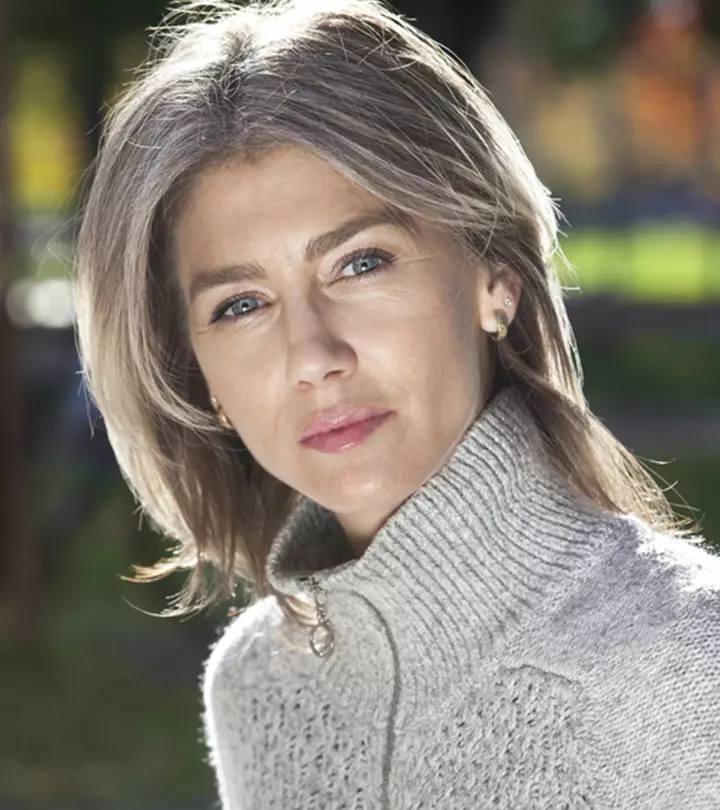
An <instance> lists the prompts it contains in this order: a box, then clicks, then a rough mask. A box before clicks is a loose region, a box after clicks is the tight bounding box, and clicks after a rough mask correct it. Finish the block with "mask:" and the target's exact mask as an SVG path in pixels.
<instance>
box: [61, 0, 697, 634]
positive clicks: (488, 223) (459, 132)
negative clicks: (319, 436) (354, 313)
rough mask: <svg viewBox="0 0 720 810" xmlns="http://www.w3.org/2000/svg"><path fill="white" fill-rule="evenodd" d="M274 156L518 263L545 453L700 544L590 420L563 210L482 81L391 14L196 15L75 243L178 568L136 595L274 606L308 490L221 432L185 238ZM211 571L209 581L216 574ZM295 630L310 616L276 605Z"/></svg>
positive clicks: (129, 465)
mask: <svg viewBox="0 0 720 810" xmlns="http://www.w3.org/2000/svg"><path fill="white" fill-rule="evenodd" d="M277 145H295V146H299V147H303V148H306V149H309V150H312V152H313V153H315V154H317V155H319V156H320V157H322V158H323V159H325V160H326V161H328V162H329V163H330V164H331V165H332V166H333V167H334V168H335V169H337V170H339V171H340V172H341V173H343V175H344V176H345V177H347V178H348V179H350V180H351V181H353V182H355V183H356V184H358V185H359V186H361V187H362V188H364V189H366V190H367V191H369V192H371V193H372V194H374V195H375V196H376V197H377V198H378V199H379V200H381V201H383V202H384V203H385V204H386V205H388V206H390V207H391V208H392V209H393V210H396V211H398V212H399V213H402V214H404V215H407V214H409V215H411V216H414V217H417V218H419V219H422V220H425V221H429V222H433V223H435V224H439V225H441V226H444V227H445V228H447V229H448V230H449V231H451V232H452V233H453V234H454V235H455V236H456V237H457V239H458V240H460V243H461V244H462V245H464V246H465V247H466V248H467V250H468V251H469V253H470V255H476V256H477V257H478V258H482V260H483V261H484V262H486V263H488V265H489V266H491V267H497V268H502V267H510V268H512V269H513V270H514V271H515V272H516V273H517V274H518V275H519V277H520V278H521V280H522V283H523V294H522V297H521V300H520V302H519V306H518V310H517V314H516V317H515V319H514V321H513V323H512V325H511V327H510V331H509V334H508V336H507V338H506V339H505V340H503V341H502V342H499V343H493V344H492V345H493V348H492V351H493V352H495V353H496V357H495V360H496V362H495V365H494V368H495V373H496V379H495V391H497V390H500V389H501V388H503V387H504V386H506V385H508V384H514V385H517V386H518V387H519V388H520V389H521V391H522V393H523V395H524V399H525V400H526V402H527V404H528V406H529V407H530V409H531V411H532V413H533V416H534V418H535V419H536V421H537V424H538V426H539V428H540V430H541V433H542V435H543V436H544V438H545V439H546V442H547V447H548V451H549V454H550V456H551V458H552V459H553V461H554V462H555V463H556V464H557V466H558V467H559V468H560V469H561V470H563V471H564V472H565V474H566V476H567V478H568V480H569V481H570V482H571V483H572V484H573V485H574V486H575V488H576V489H577V490H578V491H579V492H580V493H582V494H583V495H585V496H586V497H588V498H589V499H591V500H592V501H593V502H595V503H596V504H597V505H599V506H600V507H603V508H607V509H610V510H612V511H616V512H620V513H632V514H636V515H638V516H639V517H641V518H642V519H644V520H646V521H647V522H648V523H649V524H650V525H652V526H653V527H655V528H657V529H658V530H661V531H669V532H670V531H671V532H674V533H678V534H686V533H687V532H688V530H686V529H683V528H682V526H683V525H684V524H685V523H686V522H687V521H686V520H685V521H680V520H678V519H677V518H676V517H675V515H674V513H673V511H672V509H671V506H670V505H669V503H668V501H667V499H666V497H665V494H664V492H663V490H662V488H661V487H660V486H659V485H658V484H657V483H656V482H655V480H654V478H653V477H652V475H651V474H650V473H649V472H648V471H647V470H646V469H645V468H644V467H643V466H642V464H641V462H640V461H638V460H637V459H636V458H635V456H634V455H633V454H632V453H630V452H629V451H628V450H627V449H625V448H624V447H623V446H622V445H621V444H620V443H619V442H618V441H617V440H616V439H615V438H614V437H613V436H612V434H611V433H610V432H608V431H607V430H606V428H605V427H604V426H603V425H602V423H601V422H600V421H599V420H598V419H597V418H596V417H595V416H594V415H593V414H592V413H591V412H590V410H589V408H588V407H587V404H586V400H585V397H584V395H583V391H582V371H581V366H580V361H579V358H578V356H577V350H576V346H575V341H574V337H573V334H572V330H571V327H570V323H569V321H568V317H567V314H566V310H565V305H564V301H563V288H562V287H561V285H560V282H559V279H558V276H557V273H556V269H555V263H556V262H557V261H564V258H563V255H562V251H561V250H560V248H559V245H558V241H557V219H556V216H557V211H556V208H555V204H554V202H553V200H552V198H551V196H550V194H549V192H548V190H547V189H546V188H545V187H544V186H543V184H542V183H541V182H540V180H539V179H538V177H537V176H536V174H535V172H534V170H533V167H532V165H531V164H530V162H529V161H528V159H527V157H526V156H525V154H524V152H523V150H522V148H521V146H520V145H519V143H518V141H517V139H516V138H515V136H514V135H513V133H512V132H511V130H510V129H509V127H508V125H507V124H506V123H505V121H504V120H503V118H502V117H501V116H500V114H499V113H498V112H497V110H496V109H495V107H494V106H493V104H492V103H491V101H490V100H489V98H488V96H487V94H486V92H485V91H484V90H483V88H482V87H481V86H480V85H479V84H478V82H477V81H476V79H475V78H474V77H473V76H472V75H471V73H470V72H469V70H468V69H467V68H466V67H465V66H464V65H462V63H460V62H459V61H458V60H457V59H456V58H455V57H454V56H452V55H451V54H449V53H448V52H446V51H445V50H443V49H442V48H441V47H440V46H439V45H438V44H437V43H436V42H434V41H433V40H432V39H430V38H429V37H428V36H426V35H425V34H423V33H421V32H420V31H419V30H418V29H417V28H415V27H414V26H413V25H412V24H411V23H409V22H408V21H407V20H406V19H405V18H403V17H402V16H400V15H398V14H396V13H394V12H392V11H391V10H389V9H388V8H386V7H385V6H383V5H382V4H381V3H380V2H377V0H315V1H314V2H307V0H275V1H274V2H268V3H262V4H261V3H257V2H254V3H250V4H249V5H244V6H237V5H233V4H230V3H225V2H203V3H190V4H186V5H183V6H181V7H177V8H175V9H174V10H173V11H172V12H171V13H170V14H169V16H168V17H167V19H166V21H165V23H164V24H163V25H162V26H161V27H160V28H159V29H157V31H156V38H155V41H154V47H153V49H152V55H151V57H150V58H149V60H148V63H147V64H146V65H144V66H143V67H142V69H141V71H140V74H139V76H138V77H137V78H136V80H135V81H134V83H132V84H131V86H129V87H128V88H127V89H126V91H125V93H124V95H123V97H122V98H121V100H120V101H119V102H118V103H117V104H116V105H115V106H114V108H113V110H112V112H111V114H110V115H109V118H108V121H107V126H106V128H105V132H104V135H103V139H102V144H101V149H100V152H99V155H98V157H97V160H96V163H95V165H94V172H93V176H92V181H91V183H90V184H89V190H88V194H87V197H86V201H85V205H84V207H83V211H82V213H81V216H82V221H81V227H80V233H79V238H78V243H77V248H76V303H77V329H78V341H79V347H80V351H81V356H82V360H83V369H84V374H85V377H86V381H87V384H88V387H89V390H90V392H91V394H92V396H93V397H94V399H95V400H96V402H97V404H98V407H99V408H100V411H101V412H102V414H103V417H104V420H105V424H106V427H107V432H108V436H109V440H110V442H111V444H112V447H113V449H114V451H115V454H116V457H117V460H118V463H119V465H120V467H121V469H122V472H123V475H124V476H125V479H126V480H127V482H128V485H129V486H130V488H131V490H132V491H133V493H134V495H135V497H136V498H137V499H138V500H139V502H140V504H141V506H142V508H143V510H144V512H145V513H146V514H147V515H148V516H149V518H150V521H151V524H152V525H153V527H154V528H156V529H157V530H158V531H160V532H162V533H163V534H164V535H166V536H168V537H169V538H172V540H173V547H172V550H171V552H170V553H169V556H168V557H166V558H165V559H162V560H160V561H159V562H157V563H156V564H154V565H152V566H149V567H142V566H134V570H135V573H136V575H137V577H136V578H132V579H131V581H134V582H144V581H153V580H156V579H160V578H162V577H164V576H166V575H168V574H170V573H172V572H174V571H176V570H179V569H186V570H188V571H189V572H190V574H189V576H188V579H187V582H186V584H185V586H184V588H183V590H182V591H181V592H180V594H178V595H176V597H174V598H173V600H172V603H173V605H174V609H172V610H171V609H168V610H166V611H164V612H163V614H162V615H165V616H177V615H184V614H186V613H188V612H191V611H195V610H200V609H202V608H204V607H207V606H209V605H212V604H213V603H215V602H217V601H218V600H220V599H224V598H228V597H230V596H232V595H233V594H234V593H235V587H236V583H237V578H238V577H240V578H242V579H244V580H245V581H246V582H247V583H248V584H249V585H250V588H251V590H252V592H253V594H254V597H255V598H256V599H258V598H262V597H263V596H266V595H268V594H270V593H274V591H273V589H272V587H271V586H270V585H269V583H268V581H267V579H266V576H265V569H264V566H265V561H266V557H267V553H268V551H269V547H270V543H271V541H272V539H273V538H274V536H275V535H276V533H277V532H278V530H279V528H280V526H281V525H282V523H283V522H284V520H285V518H286V517H287V515H288V513H289V510H290V509H291V508H292V506H293V505H294V504H295V502H296V499H297V493H296V492H294V491H293V490H291V489H290V488H289V487H288V486H287V485H285V484H284V483H282V482H280V481H278V480H277V479H275V478H273V477H272V476H271V475H270V474H269V473H267V472H266V471H265V470H263V469H262V468H261V467H260V466H259V465H258V464H256V463H255V461H254V459H253V458H252V456H251V455H250V453H249V451H248V450H247V449H246V448H245V447H244V445H243V443H242V441H241V440H240V438H239V437H238V436H237V435H235V434H232V433H230V432H227V431H223V430H222V429H221V428H220V427H219V426H218V423H217V421H216V418H215V414H214V412H213V409H212V407H211V405H210V402H209V392H208V390H207V387H206V385H205V382H204V379H203V377H202V374H201V372H200V370H199V367H198V364H197V361H196V360H195V357H194V355H193V352H192V349H191V346H190V341H189V338H188V335H187V324H186V321H185V316H184V306H183V302H182V298H181V295H180V290H179V286H178V282H177V280H176V279H175V274H174V273H173V271H172V262H173V255H172V245H171V234H172V229H173V223H174V221H175V220H176V217H177V214H178V210H179V208H180V206H181V205H182V203H183V200H184V198H185V195H186V193H187V190H188V188H189V187H190V186H191V184H192V182H193V181H194V179H195V178H196V177H197V176H198V174H199V173H200V172H202V171H203V170H204V169H206V168H207V167H209V166H211V165H217V164H218V163H222V162H223V161H226V160H228V159H229V158H231V157H233V158H234V157H236V156H240V157H241V158H244V159H248V160H250V159H252V158H253V157H254V156H257V155H260V154H261V153H263V152H264V151H265V150H267V149H269V148H271V147H273V146H277ZM206 573H209V574H210V575H211V576H210V577H207V576H205V575H206ZM276 596H277V598H278V601H279V603H280V606H281V607H282V609H283V611H284V612H285V613H286V615H287V616H288V617H289V618H291V619H294V620H296V621H297V622H298V623H300V624H307V623H309V622H311V621H313V619H314V611H313V610H312V609H310V608H309V607H308V606H307V605H305V604H304V603H303V602H301V601H299V600H295V599H293V598H290V597H287V596H285V595H284V594H276Z"/></svg>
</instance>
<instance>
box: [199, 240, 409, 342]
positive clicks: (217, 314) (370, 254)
mask: <svg viewBox="0 0 720 810" xmlns="http://www.w3.org/2000/svg"><path fill="white" fill-rule="evenodd" d="M371 258H377V259H380V264H379V265H378V266H377V267H375V268H374V269H372V270H366V271H365V272H364V273H358V274H357V275H355V276H341V277H340V278H339V279H338V281H356V280H362V279H363V278H364V277H365V276H374V275H376V274H377V273H380V272H382V271H383V270H387V268H388V267H389V265H391V264H392V263H393V262H394V261H395V256H393V255H392V253H388V252H386V251H384V250H380V249H379V248H374V247H373V248H363V249H361V250H356V251H354V252H352V253H349V254H347V255H346V256H343V257H342V259H340V262H339V264H340V270H341V271H342V270H344V269H345V268H346V267H347V266H348V265H349V264H352V263H353V262H357V261H361V260H362V259H371ZM253 298H255V295H254V294H253V293H251V292H250V293H239V294H238V295H233V296H231V297H230V298H227V299H226V300H225V301H223V302H222V303H221V304H219V305H218V307H217V308H216V309H215V310H214V311H213V313H212V316H211V318H210V323H211V324H215V325H217V326H223V325H224V323H223V322H228V321H239V320H246V319H247V318H250V317H252V316H253V315H254V314H255V313H256V312H259V311H260V310H261V309H264V307H255V309H252V310H250V311H249V312H247V313H245V314H244V315H233V316H232V317H225V313H226V312H227V310H228V309H230V307H231V306H232V305H233V304H235V303H236V302H237V301H243V300H246V299H247V300H252V299H253Z"/></svg>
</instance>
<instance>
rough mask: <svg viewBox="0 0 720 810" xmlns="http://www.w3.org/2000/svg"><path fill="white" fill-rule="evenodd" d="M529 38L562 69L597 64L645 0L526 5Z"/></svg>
mask: <svg viewBox="0 0 720 810" xmlns="http://www.w3.org/2000/svg"><path fill="white" fill-rule="evenodd" d="M527 7H528V14H527V20H526V25H527V32H528V41H529V42H533V43H534V44H535V47H537V48H538V49H540V50H542V51H543V52H544V53H547V54H548V56H549V58H550V62H551V64H553V65H554V66H555V67H556V68H557V69H558V70H561V71H567V72H571V71H577V70H582V69H587V68H596V67H600V66H602V65H603V64H605V63H607V61H608V60H609V59H610V58H611V57H612V55H613V54H614V52H615V51H616V49H617V47H618V45H619V44H620V42H621V41H622V39H623V38H624V37H625V36H627V34H628V32H629V31H630V30H631V29H632V27H633V25H634V24H635V23H636V22H637V20H638V19H639V17H640V15H641V14H642V12H643V11H644V10H645V8H646V7H647V0H543V2H541V3H537V2H532V3H528V4H527Z"/></svg>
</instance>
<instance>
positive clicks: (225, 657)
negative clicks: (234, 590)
mask: <svg viewBox="0 0 720 810" xmlns="http://www.w3.org/2000/svg"><path fill="white" fill-rule="evenodd" d="M267 570H268V575H269V577H270V579H271V581H272V583H273V584H274V586H275V588H276V589H277V590H279V591H281V592H284V593H287V594H293V595H297V596H300V597H301V598H304V599H307V601H308V602H311V601H312V599H313V598H314V595H315V593H317V596H318V598H319V599H320V606H319V610H318V615H319V617H320V619H321V625H322V626H321V628H320V631H319V633H317V634H316V636H315V638H314V642H315V646H316V649H317V650H318V652H315V653H314V652H313V651H312V650H311V648H310V645H309V637H308V632H307V630H297V629H295V627H294V626H290V625H289V623H288V622H287V620H286V619H285V618H284V615H283V614H282V613H281V611H280V609H279V607H278V604H277V601H276V599H275V597H274V596H271V597H266V598H264V599H262V600H260V601H257V602H255V603H253V604H252V605H251V606H250V607H249V608H248V609H246V610H245V612H243V613H242V614H240V615H239V616H238V617H237V618H235V619H234V620H232V621H231V623H229V624H228V626H227V627H226V628H225V629H224V632H223V633H222V634H221V635H220V637H219V639H218V640H217V641H216V643H215V644H214V645H213V648H212V650H211V652H210V655H209V657H208V659H207V662H206V665H205V672H204V677H203V682H202V694H203V698H204V715H203V720H204V733H205V744H206V746H207V750H208V758H209V761H210V763H211V766H212V767H213V769H214V774H215V776H216V780H217V788H218V792H219V796H220V802H221V805H222V808H223V810H361V809H362V810H371V809H372V810H375V808H377V809H378V810H411V809H412V810H416V809H417V810H419V808H442V810H469V808H473V809H475V808H506V809H507V810H563V809H564V810H580V809H581V808H582V810H600V809H601V808H602V809H603V810H611V808H612V810H618V808H627V810H678V809H679V808H681V809H682V810H717V808H720V593H719V591H720V558H718V557H716V556H714V555H712V554H711V553H710V552H709V551H707V550H705V549H703V548H700V547H698V546H695V545H692V544H691V543H689V542H687V541H685V540H681V539H678V538H675V537H671V536H666V535H662V534H659V533H657V532H654V531H652V530H651V529H650V528H649V527H648V526H647V525H646V524H645V523H643V522H642V521H640V520H639V519H638V518H636V517H634V516H621V515H617V514H614V513H611V512H604V511H601V510H600V509H598V508H596V507H595V506H593V505H591V504H590V503H589V502H588V501H586V500H585V499H583V498H582V497H581V496H578V495H576V494H575V493H574V492H573V491H572V490H571V489H570V487H569V485H568V484H567V483H566V481H565V480H564V478H563V476H562V475H561V474H559V473H558V472H557V471H556V470H555V468H554V467H553V466H551V464H550V462H549V457H548V455H547V452H546V450H545V445H544V443H543V441H542V439H541V434H540V431H539V430H538V428H537V426H536V424H535V422H534V420H533V418H532V416H531V414H530V412H529V410H527V408H526V406H525V405H524V404H523V402H522V401H521V398H520V396H519V394H518V393H517V391H516V389H514V388H508V389H505V390H504V391H502V392H500V393H499V394H498V395H496V396H495V398H494V399H493V400H492V401H491V402H490V403H489V404H488V405H487V406H486V407H485V408H484V410H483V411H482V412H481V413H480V414H479V416H478V417H477V419H476V420H475V422H474V423H472V424H471V426H470V427H469V428H468V430H467V431H466V433H465V434H464V436H463V437H462V438H461V440H460V442H459V443H458V444H457V445H456V447H455V448H454V449H453V451H452V452H451V454H450V456H449V457H448V460H447V461H446V463H445V464H444V466H443V468H442V470H440V471H439V472H438V473H437V474H436V475H434V476H433V477H432V478H430V479H429V480H428V481H427V482H426V483H425V484H424V485H423V486H422V487H421V488H420V489H419V490H417V491H416V492H414V493H413V494H412V495H411V497H410V498H409V499H408V500H407V501H405V503H404V504H403V505H402V506H401V507H400V508H399V509H398V510H397V511H396V512H395V513H394V514H393V515H392V516H391V517H390V518H389V519H388V521H387V522H386V523H385V525H384V526H383V527H382V528H381V529H380V531H379V532H378V533H377V534H376V535H375V536H374V537H373V539H372V542H371V544H370V546H369V547H368V548H367V550H366V551H365V553H364V554H363V555H362V556H361V557H360V558H359V559H356V558H354V557H353V554H352V550H351V549H350V546H349V544H348V542H347V540H346V538H345V535H344V533H343V531H342V529H341V527H340V525H339V523H338V522H337V520H336V518H335V516H334V515H333V514H332V513H331V512H329V511H328V510H326V509H325V508H323V507H321V506H320V505H318V504H317V503H315V502H313V501H311V500H310V499H307V498H304V497H303V498H301V499H300V500H299V502H298V504H297V505H296V506H295V507H294V510H293V512H292V513H291V515H290V518H289V519H288V520H287V522H286V523H285V525H284V527H283V529H282V530H281V531H280V532H279V534H278V535H277V537H276V538H275V540H274V543H273V545H272V548H271V551H270V555H269V558H268V564H267ZM310 575H313V576H312V578H308V577H310ZM283 635H284V636H285V637H286V638H288V639H290V641H291V642H292V643H291V644H288V643H287V642H285V641H283V640H282V638H281V636H283ZM318 653H320V654H318Z"/></svg>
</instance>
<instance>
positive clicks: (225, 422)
mask: <svg viewBox="0 0 720 810" xmlns="http://www.w3.org/2000/svg"><path fill="white" fill-rule="evenodd" d="M210 404H211V405H212V406H213V408H215V410H216V411H217V415H218V422H220V424H221V425H222V426H223V427H224V428H227V429H228V430H232V427H233V423H232V422H231V421H230V420H229V419H228V417H227V414H226V413H225V411H224V410H223V409H222V405H221V404H220V401H219V400H218V398H217V397H216V396H211V397H210Z"/></svg>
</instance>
